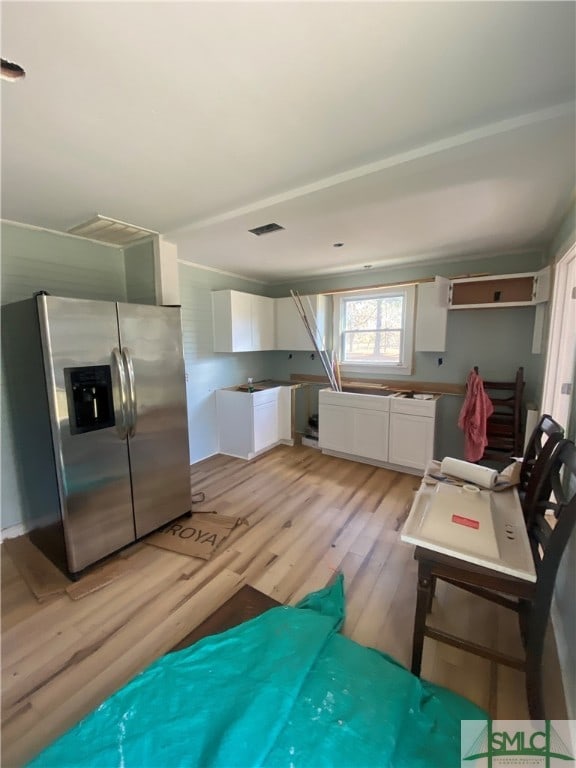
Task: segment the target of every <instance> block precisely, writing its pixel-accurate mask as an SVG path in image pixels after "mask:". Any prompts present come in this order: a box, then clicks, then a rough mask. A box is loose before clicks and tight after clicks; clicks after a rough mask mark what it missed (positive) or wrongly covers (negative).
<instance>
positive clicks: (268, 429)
mask: <svg viewBox="0 0 576 768" xmlns="http://www.w3.org/2000/svg"><path fill="white" fill-rule="evenodd" d="M277 442H278V403H277V401H276V400H273V401H269V402H267V403H263V404H262V405H255V406H254V452H255V453H258V451H263V450H264V448H268V447H269V446H271V445H274V443H277Z"/></svg>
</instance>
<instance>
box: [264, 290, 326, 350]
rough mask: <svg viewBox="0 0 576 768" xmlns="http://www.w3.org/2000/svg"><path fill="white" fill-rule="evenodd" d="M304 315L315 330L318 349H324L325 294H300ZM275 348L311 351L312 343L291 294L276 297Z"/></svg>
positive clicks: (312, 348)
mask: <svg viewBox="0 0 576 768" xmlns="http://www.w3.org/2000/svg"><path fill="white" fill-rule="evenodd" d="M300 298H301V299H302V304H303V306H304V309H305V310H306V317H307V318H308V322H309V323H310V327H311V328H312V330H314V331H315V330H317V331H318V333H317V335H316V342H317V344H318V349H326V325H327V306H328V299H327V297H326V296H301V297H300ZM275 301H276V305H275V310H276V349H286V350H289V351H291V352H298V351H305V352H307V351H313V350H314V345H313V344H312V341H311V339H310V336H309V335H308V332H307V330H306V327H305V325H304V322H303V321H302V318H301V317H300V314H299V313H298V309H297V307H296V304H295V302H294V299H293V298H292V296H289V297H288V298H285V299H276V300H275Z"/></svg>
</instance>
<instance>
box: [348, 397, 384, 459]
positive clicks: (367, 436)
mask: <svg viewBox="0 0 576 768" xmlns="http://www.w3.org/2000/svg"><path fill="white" fill-rule="evenodd" d="M352 452H353V453H354V454H355V455H356V456H362V457H363V458H366V459H376V460H377V461H388V414H387V413H384V412H382V411H368V410H362V409H361V408H356V409H354V445H353V449H352Z"/></svg>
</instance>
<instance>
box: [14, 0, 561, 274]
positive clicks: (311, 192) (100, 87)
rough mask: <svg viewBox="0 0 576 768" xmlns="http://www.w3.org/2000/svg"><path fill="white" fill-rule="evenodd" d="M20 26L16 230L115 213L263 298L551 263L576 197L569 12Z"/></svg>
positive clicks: (126, 15) (375, 5)
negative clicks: (271, 288)
mask: <svg viewBox="0 0 576 768" xmlns="http://www.w3.org/2000/svg"><path fill="white" fill-rule="evenodd" d="M1 12H2V51H3V53H2V55H3V57H4V58H7V59H9V60H10V61H13V62H16V63H18V64H20V65H21V66H23V67H24V69H25V70H26V73H27V74H26V78H25V79H24V80H21V81H18V82H14V83H9V82H2V110H3V118H2V216H3V218H5V219H9V220H13V221H19V222H24V223H29V224H33V225H36V226H41V227H47V228H50V229H55V230H59V231H67V230H68V229H70V228H72V227H74V226H75V225H78V224H80V223H81V222H84V221H86V220H88V219H92V218H94V217H95V216H96V215H97V214H100V215H103V216H107V217H111V218H113V219H119V220H121V221H124V222H129V223H130V224H133V225H136V226H139V227H143V228H146V229H150V230H154V231H157V232H160V233H163V234H164V235H165V236H167V237H168V239H171V240H173V241H175V242H177V243H178V255H179V258H181V259H184V260H188V261H191V262H194V263H197V264H202V265H206V266H210V267H213V268H217V269H222V270H225V271H229V272H234V273H237V274H242V275H245V276H247V277H252V278H254V279H259V280H262V281H265V282H266V281H283V280H290V279H291V278H294V277H296V276H298V277H302V276H306V275H319V274H326V273H335V272H342V271H353V270H354V271H355V270H358V269H362V268H363V267H364V265H367V264H370V265H373V266H374V267H376V266H386V265H388V264H398V263H403V262H414V261H422V260H435V261H437V260H439V259H444V258H454V257H457V256H466V255H469V254H479V253H482V254H497V253H502V252H504V251H512V250H514V251H517V250H519V249H520V250H521V249H527V250H528V249H534V248H539V247H543V246H546V245H547V244H548V243H549V241H550V239H551V237H552V236H553V233H554V230H555V228H557V227H558V224H559V222H560V220H561V218H562V216H563V215H564V214H565V213H566V211H567V209H568V206H569V205H570V203H571V200H572V199H573V193H574V187H575V168H576V158H575V143H576V142H575V138H576V129H575V109H574V99H575V95H576V74H575V73H576V32H575V30H576V4H574V3H571V2H532V1H529V2H465V1H464V0H463V1H461V2H457V3H456V2H434V1H433V2H422V3H419V2H367V3H363V2H357V1H354V2H312V1H309V2H300V3H299V2H272V1H271V0H270V1H269V2H248V3H244V2H230V3H225V2H175V3H171V2H154V3H143V2H106V3H99V2H75V3H71V2H56V3H53V2H36V3H28V2H3V3H2V9H1ZM271 222H276V223H278V224H280V225H282V226H283V227H284V228H285V229H284V230H281V231H279V232H276V233H273V234H268V235H263V236H261V237H256V236H255V235H253V234H250V233H249V232H248V230H249V229H251V228H254V227H257V226H260V225H264V224H269V223H271ZM334 243H344V245H343V246H342V247H339V248H335V247H333V244H334Z"/></svg>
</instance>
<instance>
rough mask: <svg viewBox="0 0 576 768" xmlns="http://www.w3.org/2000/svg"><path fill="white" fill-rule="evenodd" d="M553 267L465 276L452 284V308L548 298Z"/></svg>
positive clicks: (523, 303)
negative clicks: (515, 272) (500, 273)
mask: <svg viewBox="0 0 576 768" xmlns="http://www.w3.org/2000/svg"><path fill="white" fill-rule="evenodd" d="M549 296H550V267H546V268H545V269H542V270H540V272H523V273H519V274H514V275H488V276H483V277H464V278H458V279H456V280H452V281H451V284H450V309H494V308H498V307H525V306H531V305H534V304H539V303H541V302H544V301H548V299H549Z"/></svg>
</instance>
